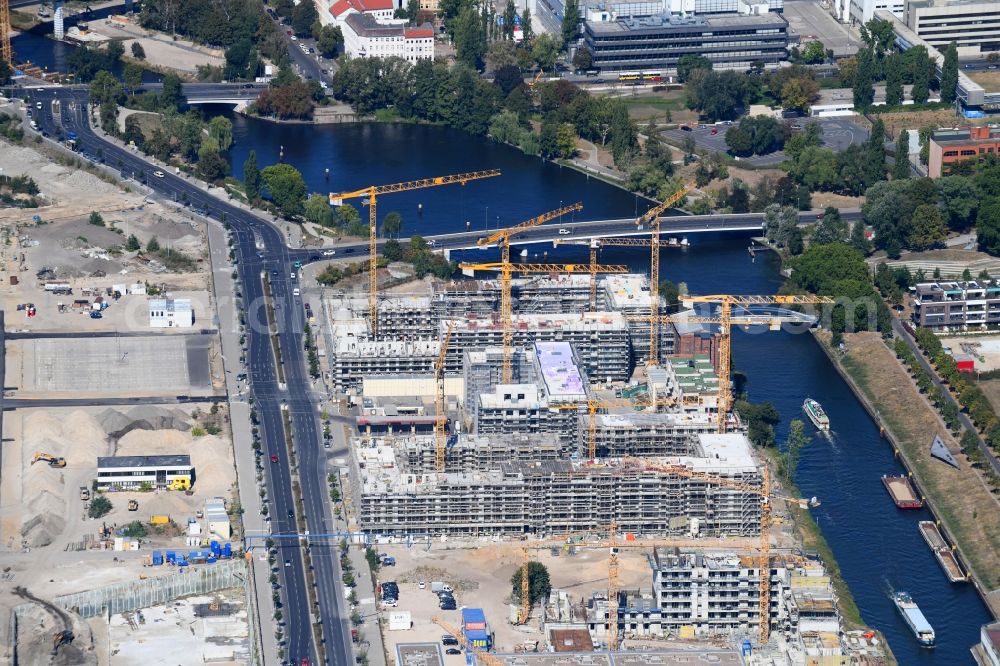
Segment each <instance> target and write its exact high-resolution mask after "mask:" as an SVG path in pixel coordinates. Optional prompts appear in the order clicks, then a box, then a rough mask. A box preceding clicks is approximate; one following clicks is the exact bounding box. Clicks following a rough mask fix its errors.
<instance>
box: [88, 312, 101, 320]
mask: <svg viewBox="0 0 1000 666" xmlns="http://www.w3.org/2000/svg"><path fill="white" fill-rule="evenodd" d="M103 317H104V315H102V314H101V313H100V312H91V313H90V318H91V319H102V318H103Z"/></svg>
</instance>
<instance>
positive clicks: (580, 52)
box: [573, 46, 594, 71]
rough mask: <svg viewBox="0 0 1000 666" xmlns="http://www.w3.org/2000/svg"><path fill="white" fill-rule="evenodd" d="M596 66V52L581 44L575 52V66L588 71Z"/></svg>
mask: <svg viewBox="0 0 1000 666" xmlns="http://www.w3.org/2000/svg"><path fill="white" fill-rule="evenodd" d="M593 66H594V54H593V53H591V52H590V49H588V48H587V47H586V46H580V47H578V48H577V49H576V51H575V52H574V53H573V67H575V68H576V69H577V70H580V71H586V70H588V69H590V68H591V67H593Z"/></svg>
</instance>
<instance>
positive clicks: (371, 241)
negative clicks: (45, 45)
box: [0, 0, 500, 336]
mask: <svg viewBox="0 0 1000 666" xmlns="http://www.w3.org/2000/svg"><path fill="white" fill-rule="evenodd" d="M0 1H2V0H0ZM499 175H500V170H499V169H488V170H486V171H470V172H469V173H459V174H454V175H451V176H437V177H435V178H424V179H423V180H411V181H407V182H405V183H393V184H391V185H369V186H368V187H363V188H361V189H360V190H354V191H351V192H341V193H339V194H332V193H331V194H330V195H329V199H330V205H331V206H339V205H341V204H342V203H343V202H344V200H345V199H355V198H357V197H366V198H367V199H368V316H369V319H370V323H371V328H372V335H373V336H374V335H377V334H378V300H377V299H378V282H377V275H378V266H377V263H378V262H377V259H378V241H377V237H378V219H377V217H376V214H375V204H376V198H377V197H378V196H379V195H380V194H393V193H396V192H409V191H410V190H420V189H423V188H425V187H436V186H438V185H453V184H455V183H458V184H459V185H465V184H466V183H467V182H469V181H470V180H480V179H483V178H492V177H493V176H499Z"/></svg>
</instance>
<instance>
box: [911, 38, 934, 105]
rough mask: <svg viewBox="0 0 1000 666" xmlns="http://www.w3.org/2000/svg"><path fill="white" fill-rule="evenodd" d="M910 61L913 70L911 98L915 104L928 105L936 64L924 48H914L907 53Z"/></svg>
mask: <svg viewBox="0 0 1000 666" xmlns="http://www.w3.org/2000/svg"><path fill="white" fill-rule="evenodd" d="M906 54H907V56H909V59H910V67H911V69H912V73H911V79H912V81H913V88H912V89H911V90H910V97H912V98H913V103H914V104H926V103H927V98H928V96H929V95H930V87H931V77H932V76H933V74H934V63H933V61H932V60H931V57H930V55H929V54H928V53H927V49H926V48H925V47H923V46H914V47H913V48H911V49H908V50H907V51H906Z"/></svg>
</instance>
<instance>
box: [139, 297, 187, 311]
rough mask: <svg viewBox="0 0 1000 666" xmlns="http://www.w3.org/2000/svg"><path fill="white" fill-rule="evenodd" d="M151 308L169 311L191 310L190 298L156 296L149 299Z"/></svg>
mask: <svg viewBox="0 0 1000 666" xmlns="http://www.w3.org/2000/svg"><path fill="white" fill-rule="evenodd" d="M149 309H150V310H166V311H167V312H190V311H191V299H190V298H154V299H151V300H150V301H149Z"/></svg>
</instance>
